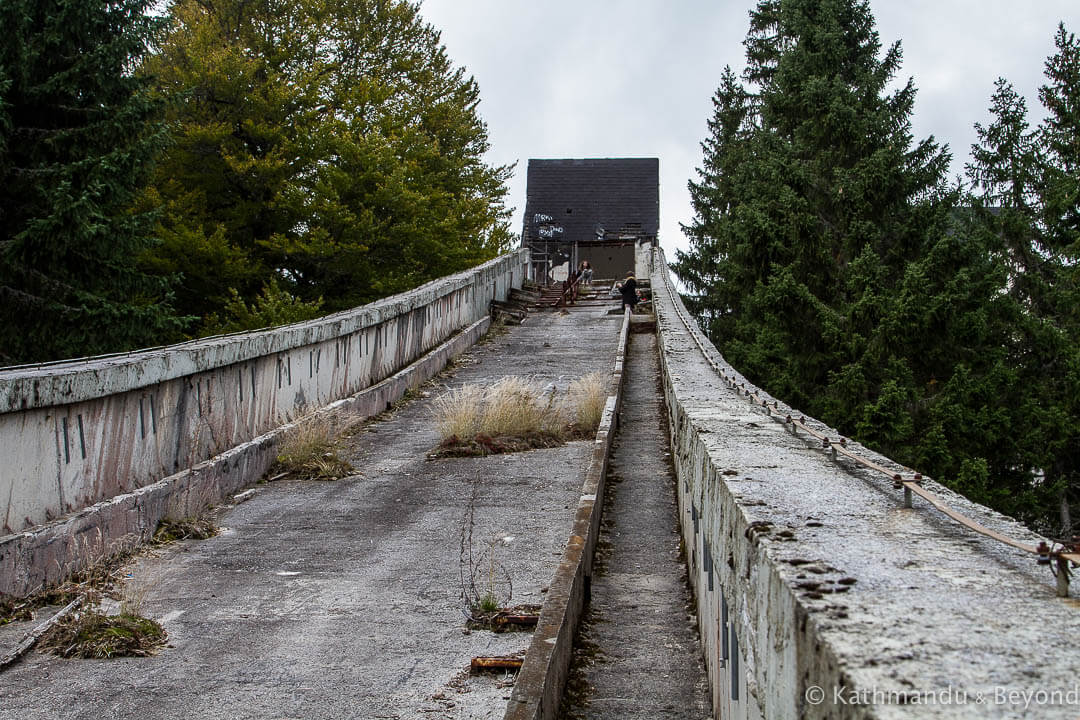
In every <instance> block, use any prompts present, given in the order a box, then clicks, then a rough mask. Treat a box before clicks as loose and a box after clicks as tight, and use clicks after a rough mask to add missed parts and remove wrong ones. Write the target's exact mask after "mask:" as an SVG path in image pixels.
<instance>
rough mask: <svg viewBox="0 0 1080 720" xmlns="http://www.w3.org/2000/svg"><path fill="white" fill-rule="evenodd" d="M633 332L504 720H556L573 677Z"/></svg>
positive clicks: (621, 348)
mask: <svg viewBox="0 0 1080 720" xmlns="http://www.w3.org/2000/svg"><path fill="white" fill-rule="evenodd" d="M629 331H630V319H629V315H628V314H624V316H623V324H622V329H621V330H620V333H619V344H618V347H617V349H616V353H615V362H614V363H613V368H614V369H613V372H612V374H611V378H610V383H609V386H608V387H609V392H608V399H607V402H606V404H605V407H604V413H603V415H602V417H601V419H600V426H599V427H598V428H597V431H596V440H595V442H594V444H593V452H592V457H591V458H590V460H589V466H588V468H587V469H586V471H585V479H584V482H583V483H582V487H581V498H580V499H579V501H578V506H577V510H576V512H575V515H574V525H573V529H572V530H571V532H570V538H569V540H567V543H566V548H565V549H564V551H563V555H562V558H561V559H560V560H559V566H558V567H557V568H556V569H555V575H554V577H553V578H552V581H551V583H550V585H549V586H548V592H547V595H546V596H545V598H544V606H543V608H542V609H541V610H540V620H539V621H538V622H537V625H536V630H534V631H533V636H532V640H531V641H530V643H529V649H528V650H527V651H526V653H525V660H524V662H523V663H522V665H521V670H520V671H519V672H518V674H517V679H516V681H515V682H514V690H513V693H511V695H510V700H509V702H508V703H507V706H506V714H505V715H504V720H554V718H555V717H556V716H557V715H558V713H559V705H560V704H561V702H562V696H563V691H564V690H565V689H566V681H567V677H568V676H569V673H570V661H571V659H572V658H573V652H574V635H575V634H576V632H577V629H578V626H579V625H580V624H581V618H582V616H583V615H584V613H585V603H586V602H587V600H588V597H589V589H590V584H591V580H592V567H593V554H594V551H595V550H596V543H597V539H598V538H599V534H600V521H601V518H602V515H603V508H604V478H605V476H606V475H607V465H608V457H609V455H610V450H611V442H612V439H613V438H614V436H615V428H616V427H617V424H618V412H619V408H620V406H621V405H622V388H623V364H624V360H625V356H626V345H627V341H628V337H629Z"/></svg>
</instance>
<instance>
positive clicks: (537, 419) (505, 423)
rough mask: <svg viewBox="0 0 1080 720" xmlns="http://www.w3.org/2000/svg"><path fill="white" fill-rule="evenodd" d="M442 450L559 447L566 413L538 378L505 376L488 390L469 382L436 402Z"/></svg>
mask: <svg viewBox="0 0 1080 720" xmlns="http://www.w3.org/2000/svg"><path fill="white" fill-rule="evenodd" d="M435 421H436V424H437V425H438V428H439V434H440V436H441V438H442V443H441V446H442V447H443V449H444V451H446V452H445V453H444V454H449V455H487V454H492V453H500V452H514V451H517V450H528V449H531V448H537V447H554V446H556V445H561V444H562V443H563V442H564V441H565V438H566V430H567V427H566V426H567V420H566V415H565V412H564V411H563V409H562V407H561V406H560V404H559V403H558V402H557V401H556V399H555V396H554V395H553V394H546V393H544V392H543V390H542V389H541V388H540V387H539V386H538V385H537V384H536V383H534V382H531V381H529V380H526V379H523V378H519V377H512V376H511V377H504V378H502V379H501V380H499V381H498V382H496V383H495V384H494V385H492V386H491V387H488V388H483V387H480V386H479V385H465V386H463V387H461V388H458V389H457V390H452V391H450V392H448V393H446V394H445V395H443V396H442V397H440V398H438V399H436V400H435Z"/></svg>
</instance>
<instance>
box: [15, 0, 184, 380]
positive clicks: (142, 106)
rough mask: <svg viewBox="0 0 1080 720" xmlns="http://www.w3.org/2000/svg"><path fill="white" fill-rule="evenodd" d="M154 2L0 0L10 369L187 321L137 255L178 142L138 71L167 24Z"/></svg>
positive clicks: (162, 281) (119, 344) (121, 345)
mask: <svg viewBox="0 0 1080 720" xmlns="http://www.w3.org/2000/svg"><path fill="white" fill-rule="evenodd" d="M150 4H151V3H150V2H149V0H108V1H107V0H62V1H61V0H4V1H3V2H2V3H0V35H2V36H3V38H4V40H3V43H0V362H7V363H11V362H30V361H42V360H55V359H59V358H65V357H71V356H76V355H87V354H94V353H101V352H111V351H120V350H128V349H132V348H136V347H140V346H146V345H149V344H154V343H155V342H157V340H158V339H159V338H160V337H161V336H162V335H163V334H166V333H168V332H170V331H171V330H172V329H174V328H175V327H177V325H178V321H177V319H176V317H175V315H174V313H173V312H172V310H171V308H170V305H169V295H168V288H169V284H170V278H168V277H158V278H153V277H149V276H147V275H145V274H143V273H141V272H140V271H139V270H138V268H137V267H136V264H135V260H136V257H137V256H138V255H139V253H141V252H142V251H144V250H145V249H147V248H149V247H151V246H152V245H153V244H154V242H155V241H154V239H153V235H152V230H153V217H152V216H151V215H150V214H148V213H145V212H143V213H132V212H130V206H131V204H132V201H133V199H134V198H135V197H136V195H137V194H138V193H139V192H140V191H141V188H142V187H143V186H144V184H145V182H146V179H147V177H148V173H149V172H150V171H151V168H152V164H153V162H154V159H155V157H157V155H158V154H159V153H160V151H161V150H162V148H163V147H164V146H165V144H166V142H167V135H166V133H165V129H164V126H163V124H162V122H161V118H160V108H159V106H158V104H157V103H155V102H154V101H152V100H151V98H150V97H149V95H148V94H147V93H146V92H145V85H146V81H145V80H142V79H138V78H136V77H134V76H133V74H132V70H133V68H134V66H135V65H136V64H137V63H138V62H139V60H140V59H141V58H142V57H143V56H144V54H145V53H146V51H147V48H148V45H149V43H150V42H151V41H152V40H153V38H154V37H155V34H156V33H157V31H158V29H159V26H160V21H159V20H157V19H155V18H152V17H150V16H148V15H147V9H148V8H149V6H150Z"/></svg>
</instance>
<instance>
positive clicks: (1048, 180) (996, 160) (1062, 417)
mask: <svg viewBox="0 0 1080 720" xmlns="http://www.w3.org/2000/svg"><path fill="white" fill-rule="evenodd" d="M1055 43H1056V46H1057V53H1056V54H1055V55H1054V56H1052V57H1051V58H1050V59H1049V60H1048V61H1047V63H1046V77H1047V79H1048V81H1049V82H1048V83H1047V84H1046V85H1044V86H1043V87H1042V88H1040V99H1041V100H1042V103H1043V105H1044V106H1045V107H1046V109H1047V110H1048V112H1049V117H1048V118H1047V119H1046V120H1045V121H1044V122H1043V123H1041V124H1040V125H1039V126H1038V127H1037V128H1035V129H1034V130H1033V129H1031V128H1030V126H1029V124H1028V121H1027V108H1026V105H1025V103H1024V101H1023V98H1021V97H1020V96H1018V95H1017V93H1016V92H1015V91H1014V90H1013V88H1012V86H1011V85H1010V84H1009V83H1008V82H1007V81H1006V80H1004V79H999V80H998V82H997V85H996V88H995V92H994V94H993V96H992V97H991V106H990V112H991V115H992V118H993V120H992V121H991V123H990V124H988V125H987V126H985V127H983V126H982V125H976V132H977V134H978V137H979V142H978V143H977V144H976V145H974V146H973V147H972V158H973V162H972V163H971V164H970V165H969V166H968V168H967V170H968V177H969V179H970V181H971V185H972V195H971V197H970V205H971V207H972V213H971V216H970V222H969V224H968V235H969V237H972V238H979V240H980V241H981V242H983V243H985V244H986V245H987V246H988V247H989V248H990V249H991V252H994V253H996V254H997V256H998V257H1000V258H1001V259H1002V261H1003V263H1004V265H1005V266H1006V267H1007V269H1008V283H1007V294H1008V297H1009V298H1010V299H1011V300H1012V301H1013V302H1014V306H1013V307H1014V308H1015V313H1014V314H1013V315H1012V323H1011V326H1010V329H1009V330H1010V332H1009V333H1008V336H1007V339H1006V340H1005V341H1004V344H1005V345H1006V346H1007V347H1008V349H1009V357H1008V363H1009V367H1010V369H1011V372H1012V374H1013V376H1014V378H1015V381H1014V382H1013V383H1012V384H1010V385H1008V386H1006V387H1002V388H1001V396H1002V398H1003V400H1002V402H1003V405H1004V407H1005V408H1007V411H1008V414H1009V416H1010V419H1009V424H1010V426H1011V428H1012V431H1011V433H1009V435H1008V436H1007V437H1003V438H1000V440H1001V442H1002V446H1004V447H1011V448H1012V449H1013V452H1012V458H1011V462H1010V463H1008V464H1005V465H1002V464H999V465H998V466H997V467H990V468H989V472H988V476H989V478H990V479H988V480H987V482H986V483H985V487H984V488H982V490H983V491H985V492H987V493H989V494H990V495H991V496H994V495H998V496H1000V497H1001V500H1000V501H999V502H998V503H996V505H997V506H998V507H1002V509H1005V510H1007V511H1010V512H1014V513H1015V514H1017V515H1019V516H1021V517H1024V518H1025V519H1027V520H1028V521H1030V522H1032V523H1033V524H1035V525H1036V526H1038V527H1040V528H1041V529H1043V530H1045V531H1046V532H1048V533H1051V534H1059V533H1060V534H1062V535H1070V534H1071V533H1072V525H1073V523H1072V518H1071V511H1070V508H1071V505H1072V504H1073V503H1075V502H1076V500H1077V495H1078V494H1080V493H1078V491H1080V476H1078V461H1080V450H1078V446H1080V433H1078V431H1077V429H1076V428H1075V418H1076V416H1077V413H1078V411H1080V407H1078V399H1080V343H1078V340H1080V338H1078V332H1077V329H1078V327H1077V302H1078V301H1080V296H1078V294H1077V285H1076V281H1077V275H1076V265H1077V260H1078V259H1080V258H1078V257H1077V230H1076V228H1077V214H1078V212H1080V208H1078V206H1077V204H1078V202H1080V194H1078V190H1077V187H1078V182H1080V172H1078V171H1080V113H1078V110H1077V108H1078V102H1080V48H1078V44H1077V42H1076V40H1075V38H1074V37H1073V36H1072V35H1071V34H1069V33H1067V32H1066V31H1065V29H1064V27H1063V26H1061V27H1059V28H1058V32H1057V35H1056V37H1055ZM991 479H992V480H991ZM976 495H977V496H978V493H976Z"/></svg>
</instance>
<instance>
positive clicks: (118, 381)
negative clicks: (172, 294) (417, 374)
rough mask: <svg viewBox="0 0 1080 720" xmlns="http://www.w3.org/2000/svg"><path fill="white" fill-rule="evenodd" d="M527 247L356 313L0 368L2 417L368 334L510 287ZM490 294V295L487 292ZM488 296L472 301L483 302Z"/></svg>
mask: <svg viewBox="0 0 1080 720" xmlns="http://www.w3.org/2000/svg"><path fill="white" fill-rule="evenodd" d="M528 252H529V251H528V249H524V248H523V249H518V250H515V251H512V252H510V253H507V254H505V255H502V256H500V257H497V258H495V259H493V260H489V261H488V262H486V263H483V264H482V265H478V266H477V267H474V268H470V269H468V270H464V271H462V272H460V273H457V274H455V275H449V276H447V277H443V278H439V279H437V280H432V281H430V282H428V283H425V284H424V285H421V286H420V287H418V288H414V289H413V290H409V291H406V292H403V293H399V294H397V295H392V296H390V297H387V298H383V299H381V300H377V301H375V302H373V303H369V304H367V305H362V306H360V307H357V308H352V309H349V310H343V311H341V312H337V313H334V314H332V315H326V316H324V317H321V318H316V319H314V320H308V321H305V322H300V323H295V324H292V325H286V326H280V327H274V328H266V329H262V330H255V331H251V332H241V333H232V334H229V335H218V336H213V337H207V338H199V339H196V340H190V341H188V342H184V343H178V344H176V345H168V346H164V347H158V348H149V349H145V350H136V351H132V352H129V353H117V354H113V355H99V356H94V357H87V358H78V359H74V360H63V361H58V362H53V363H42V364H40V365H28V366H16V367H10V368H2V369H0V414H3V413H9V412H19V411H25V410H30V409H33V408H42V407H49V406H52V405H70V404H73V403H77V402H83V401H86V400H91V399H94V398H100V397H104V396H107V395H113V394H118V393H123V392H128V391H131V390H136V389H139V388H143V387H150V386H153V385H156V384H158V383H162V382H165V381H168V380H172V379H176V378H180V377H184V376H186V375H191V374H194V373H199V372H205V371H207V370H213V369H215V368H220V367H225V366H228V365H233V364H236V363H240V362H245V361H248V360H251V359H254V358H259V357H263V356H266V355H272V354H275V353H283V352H287V351H289V350H293V349H296V348H300V347H304V346H307V345H313V344H317V343H320V342H324V341H327V340H333V339H334V338H338V337H342V336H345V335H349V334H351V333H354V332H356V331H358V330H363V329H365V328H370V327H372V326H375V325H378V324H380V323H382V322H383V321H385V320H387V319H390V318H394V317H398V316H404V315H407V314H408V313H409V312H411V311H412V310H413V309H415V308H417V307H425V306H428V305H431V304H432V303H434V302H436V301H438V300H440V299H442V298H445V297H446V296H448V295H451V294H452V293H454V292H456V291H458V290H461V289H463V288H468V287H469V286H473V287H474V289H480V288H482V287H483V288H489V287H493V286H503V287H506V286H512V285H513V284H514V282H515V281H516V280H521V279H524V277H525V273H526V271H525V269H524V266H526V265H527V264H528ZM489 294H490V293H489ZM490 299H493V298H486V299H485V298H480V297H477V300H480V301H483V302H485V303H486V301H487V300H490Z"/></svg>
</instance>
